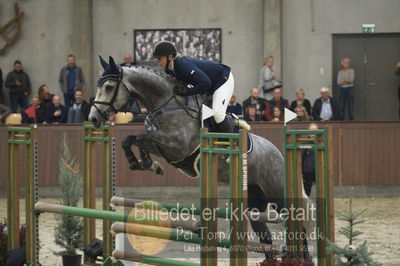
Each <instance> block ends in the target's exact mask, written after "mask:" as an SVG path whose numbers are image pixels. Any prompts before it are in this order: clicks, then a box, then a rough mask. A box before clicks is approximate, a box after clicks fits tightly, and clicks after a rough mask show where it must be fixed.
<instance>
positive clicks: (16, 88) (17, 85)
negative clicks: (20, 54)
mask: <svg viewBox="0 0 400 266" xmlns="http://www.w3.org/2000/svg"><path fill="white" fill-rule="evenodd" d="M22 68H23V66H22V63H21V61H19V60H15V62H14V70H13V71H11V72H10V73H8V74H7V78H6V87H7V88H8V89H9V92H10V102H11V110H12V111H13V113H16V112H17V109H18V105H19V106H20V107H21V109H25V108H26V107H27V106H28V102H27V100H26V97H27V96H28V95H29V93H30V92H31V81H30V79H29V76H28V74H27V73H25V72H24V70H23V69H22Z"/></svg>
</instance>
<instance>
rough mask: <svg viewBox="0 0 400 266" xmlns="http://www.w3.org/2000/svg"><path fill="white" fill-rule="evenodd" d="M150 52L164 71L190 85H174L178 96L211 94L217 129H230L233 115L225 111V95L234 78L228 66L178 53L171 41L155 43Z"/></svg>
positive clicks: (227, 97)
mask: <svg viewBox="0 0 400 266" xmlns="http://www.w3.org/2000/svg"><path fill="white" fill-rule="evenodd" d="M153 56H154V57H155V58H157V64H158V65H159V66H160V67H161V68H163V69H165V72H166V73H168V74H170V75H173V76H175V77H176V78H177V79H179V80H181V81H183V82H185V83H186V84H189V85H192V87H183V86H177V87H175V88H174V92H175V94H177V95H181V96H190V95H196V94H204V93H207V94H212V95H213V96H212V109H213V110H214V111H215V113H214V120H215V122H216V123H217V125H218V131H220V132H233V128H234V125H233V119H232V117H231V116H229V115H226V114H225V112H226V108H227V107H228V105H229V99H230V98H231V96H232V94H233V87H234V80H233V75H232V73H231V68H230V67H228V66H226V65H223V64H218V63H214V62H209V61H202V60H198V59H193V58H188V57H181V56H180V55H179V54H178V53H177V51H176V48H175V45H174V44H173V43H171V42H167V41H162V42H159V43H158V44H156V46H155V48H154V53H153Z"/></svg>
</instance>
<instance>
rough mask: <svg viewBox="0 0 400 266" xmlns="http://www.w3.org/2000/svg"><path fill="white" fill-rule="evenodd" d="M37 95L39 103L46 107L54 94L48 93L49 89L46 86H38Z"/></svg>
mask: <svg viewBox="0 0 400 266" xmlns="http://www.w3.org/2000/svg"><path fill="white" fill-rule="evenodd" d="M38 95H39V101H40V103H44V104H46V105H48V104H50V103H51V102H52V101H53V97H54V94H51V93H50V88H49V87H47V85H46V84H43V85H40V87H39V89H38Z"/></svg>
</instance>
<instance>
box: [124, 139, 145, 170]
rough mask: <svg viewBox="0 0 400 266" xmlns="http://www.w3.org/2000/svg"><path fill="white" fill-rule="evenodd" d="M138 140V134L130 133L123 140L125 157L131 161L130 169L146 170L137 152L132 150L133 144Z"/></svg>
mask: <svg viewBox="0 0 400 266" xmlns="http://www.w3.org/2000/svg"><path fill="white" fill-rule="evenodd" d="M135 142H136V136H134V135H129V136H126V137H125V138H124V139H123V140H122V149H123V150H124V152H125V157H126V159H127V160H128V163H129V169H131V170H144V169H143V167H142V165H141V164H140V162H139V160H138V159H137V158H136V156H135V154H134V153H133V152H132V149H131V147H132V145H134V144H135Z"/></svg>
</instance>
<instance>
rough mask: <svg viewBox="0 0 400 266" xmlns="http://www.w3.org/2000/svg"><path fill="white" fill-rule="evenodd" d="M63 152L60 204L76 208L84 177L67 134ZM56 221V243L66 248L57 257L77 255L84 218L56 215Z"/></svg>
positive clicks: (62, 144) (81, 243) (80, 246)
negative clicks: (72, 153)
mask: <svg viewBox="0 0 400 266" xmlns="http://www.w3.org/2000/svg"><path fill="white" fill-rule="evenodd" d="M61 150H62V155H61V156H60V159H59V162H58V164H59V175H58V181H59V185H60V190H61V194H62V199H61V201H60V204H61V205H66V206H74V207H76V206H77V205H78V202H79V199H80V197H81V195H82V184H83V183H82V175H81V172H80V170H79V164H78V163H77V162H76V159H75V158H74V157H73V156H72V155H71V152H70V150H69V148H68V143H67V137H66V135H65V134H64V137H63V141H62V143H61ZM56 220H57V226H56V227H55V230H54V231H55V236H54V237H55V243H56V244H57V245H59V246H60V247H62V248H64V250H63V251H61V252H54V253H55V254H56V255H68V256H73V255H75V254H76V249H78V248H82V246H83V221H82V218H81V217H77V216H70V215H56Z"/></svg>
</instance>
